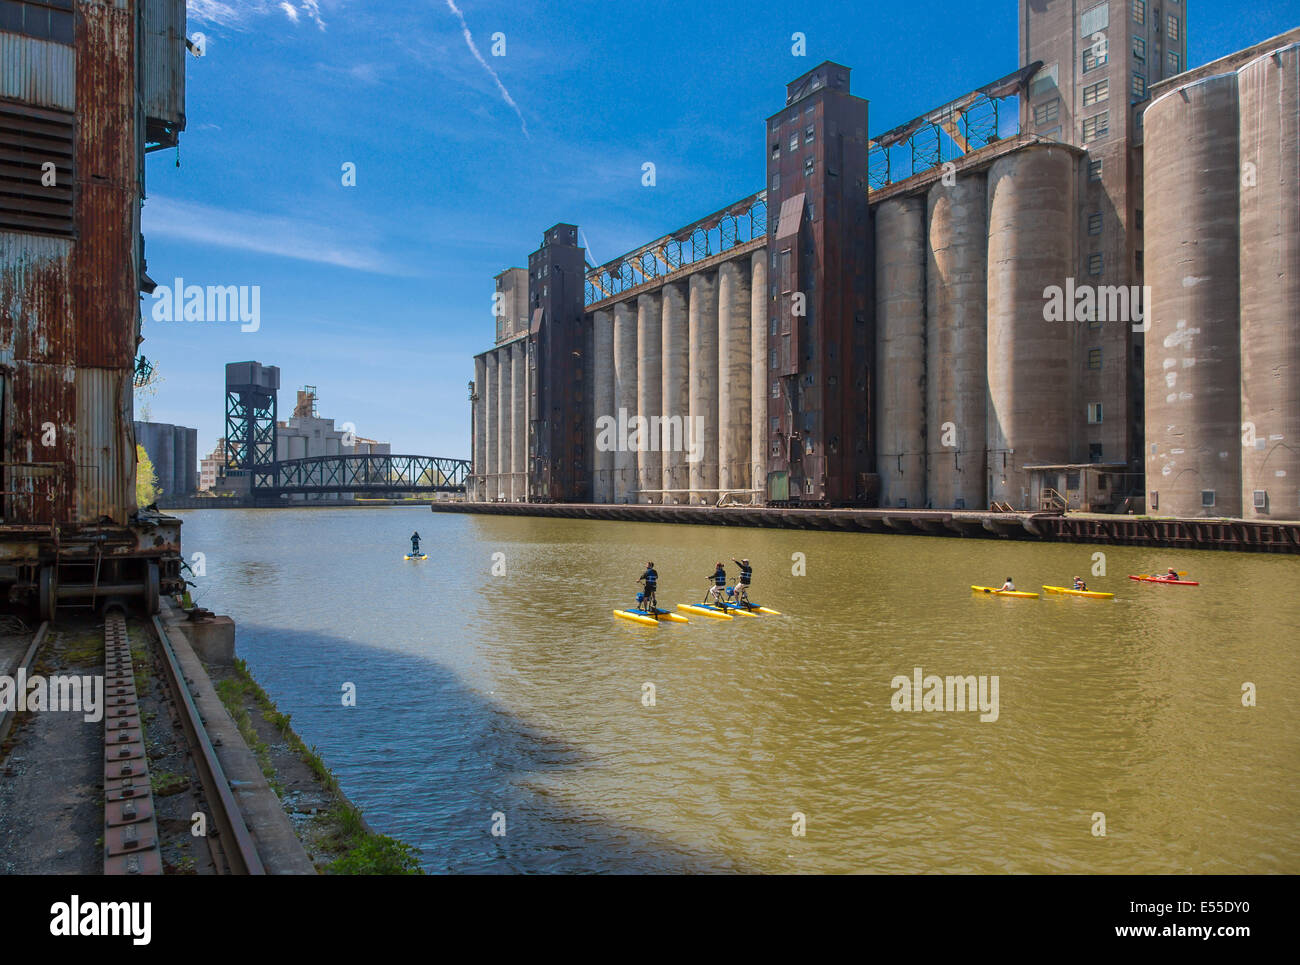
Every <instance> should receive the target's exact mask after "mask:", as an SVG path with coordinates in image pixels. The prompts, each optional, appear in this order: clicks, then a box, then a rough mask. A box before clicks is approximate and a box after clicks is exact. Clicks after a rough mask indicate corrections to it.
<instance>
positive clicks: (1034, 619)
mask: <svg viewBox="0 0 1300 965" xmlns="http://www.w3.org/2000/svg"><path fill="white" fill-rule="evenodd" d="M177 515H179V516H181V517H182V518H183V519H184V521H185V522H184V527H183V533H182V538H183V545H184V547H185V552H186V554H187V556H192V554H194V553H196V552H200V553H202V554H203V566H204V569H205V575H203V576H200V577H198V578H197V579H196V581H195V582H196V584H197V586H196V589H195V591H194V595H195V599H196V601H197V602H199V603H200V604H201V605H203V606H206V607H208V608H211V609H214V610H216V611H217V612H221V613H228V614H230V615H231V616H232V617H234V618H235V620H236V621H237V623H238V628H239V629H238V635H237V642H238V648H239V651H240V655H241V656H243V657H244V658H245V659H246V660H247V661H248V663H249V666H250V668H251V670H252V671H253V673H254V675H255V676H256V677H257V678H258V680H259V681H260V682H261V683H262V685H263V686H264V687H265V688H266V689H267V691H268V692H269V693H270V694H271V696H272V698H273V699H275V700H276V701H277V702H278V704H279V707H280V709H281V710H282V711H285V712H288V713H290V714H292V716H293V721H294V726H295V727H296V728H297V729H298V731H299V733H300V734H301V735H302V737H303V738H304V739H305V740H306V742H307V743H308V744H314V745H316V746H317V748H318V749H319V750H320V751H321V753H322V755H323V756H324V757H325V759H326V761H327V762H328V763H329V764H330V765H331V766H332V767H333V768H334V769H335V771H336V772H337V774H338V775H339V777H340V780H341V781H342V784H343V787H344V789H345V790H346V792H347V793H348V794H349V795H350V796H351V797H352V798H353V800H354V801H356V802H357V803H358V805H360V806H361V807H362V809H363V810H364V811H365V813H366V815H367V817H368V819H369V820H370V821H371V823H372V824H373V825H374V826H375V827H376V828H377V829H378V830H381V831H384V832H386V833H389V834H393V835H396V836H398V837H400V838H402V839H403V840H405V841H408V842H410V843H411V844H414V845H415V846H417V847H418V848H420V849H421V852H422V862H423V864H424V866H425V868H426V869H427V870H429V871H433V872H442V871H458V872H469V871H473V872H492V871H524V872H560V871H586V872H601V871H606V872H631V871H647V872H669V871H727V870H730V871H744V872H895V873H897V872H981V873H1001V872H1038V873H1043V872H1071V873H1088V872H1095V873H1142V872H1174V873H1179V872H1197V873H1209V872H1216V873H1243V872H1287V873H1292V874H1294V873H1297V872H1300V817H1298V815H1300V782H1298V781H1297V774H1298V773H1300V715H1298V714H1297V712H1296V704H1295V698H1296V695H1297V694H1300V654H1298V652H1297V650H1298V643H1300V601H1298V600H1297V590H1298V588H1300V559H1297V558H1294V557H1280V556H1265V555H1244V554H1243V555H1236V554H1230V553H1221V552H1181V551H1172V550H1149V549H1137V548H1124V547H1102V546H1092V545H1083V544H1077V545H1066V544H1030V543H1017V542H1002V541H986V540H961V539H947V538H927V537H914V536H892V535H889V536H886V535H864V534H852V533H843V534H841V533H814V532H800V531H787V530H759V529H744V528H735V529H733V528H724V527H708V526H676V525H663V524H652V523H617V522H603V521H575V520H560V519H528V518H508V517H486V516H484V517H479V516H461V515H433V514H430V513H429V512H428V511H427V510H421V509H416V508H398V507H393V508H382V509H381V508H373V509H316V510H312V509H306V510H202V511H189V512H180V513H178V514H177ZM414 529H418V530H419V532H420V533H421V535H422V537H423V540H424V546H425V550H426V552H428V553H429V556H430V558H429V560H428V561H427V562H405V561H404V560H403V559H402V556H403V554H404V553H405V552H406V551H407V550H408V547H409V543H408V541H407V538H408V537H409V536H410V534H411V531H412V530H414ZM1096 553H1101V554H1104V558H1095V557H1094V554H1096ZM732 557H737V558H741V557H748V558H750V559H751V560H752V562H753V564H754V567H755V587H754V590H753V592H752V594H751V596H752V597H753V599H754V600H755V601H756V602H759V603H762V604H765V605H767V606H771V607H774V608H776V609H779V610H781V611H782V614H783V615H781V616H764V617H760V618H757V619H744V620H742V619H739V618H737V619H735V620H732V621H730V622H723V621H717V620H711V619H707V618H703V617H692V618H691V622H690V624H688V625H669V626H660V627H657V628H656V627H641V626H637V625H635V624H632V623H628V622H625V621H622V620H616V619H615V618H614V617H613V615H612V612H611V611H612V609H613V608H614V607H615V606H622V605H631V604H632V602H633V598H634V595H635V592H636V584H635V580H636V578H637V576H639V575H640V572H641V569H642V568H643V565H644V563H645V562H646V561H647V560H649V559H653V560H654V562H655V564H656V568H657V569H658V571H659V573H660V586H659V600H660V603H661V605H672V604H675V603H678V602H689V603H696V602H699V601H700V600H701V599H702V598H703V595H704V592H705V590H706V580H707V577H708V576H709V574H710V573H711V572H712V569H713V564H714V562H715V561H717V560H719V559H721V560H724V561H726V564H727V570H728V573H729V574H732V575H734V573H735V571H736V567H735V566H734V565H733V564H732V563H731V562H730V560H731V558H732ZM1103 566H1104V575H1094V574H1096V573H1098V572H1099V571H1100V570H1101V568H1102V567H1103ZM1168 566H1175V567H1176V568H1177V569H1180V570H1186V571H1188V572H1189V573H1190V574H1191V575H1190V576H1189V579H1193V580H1200V581H1201V584H1202V585H1201V586H1198V587H1175V586H1158V585H1149V584H1139V583H1134V582H1131V581H1129V580H1128V579H1126V575H1127V574H1129V573H1151V572H1161V571H1163V570H1164V569H1165V568H1166V567H1168ZM1008 575H1011V576H1013V577H1014V578H1015V581H1016V584H1017V587H1018V588H1019V589H1021V590H1039V591H1040V592H1041V584H1044V583H1046V584H1055V585H1068V584H1069V581H1070V580H1071V578H1072V577H1073V576H1075V575H1079V576H1082V577H1084V578H1085V579H1087V581H1088V583H1089V586H1090V588H1091V589H1094V590H1106V591H1113V592H1115V593H1116V594H1117V598H1116V599H1114V600H1085V599H1077V598H1070V597H1051V596H1044V597H1043V598H1041V599H1037V600H1012V599H1002V598H990V597H984V596H977V595H974V594H972V593H971V591H970V589H969V586H970V584H972V583H980V584H990V585H1000V584H1001V582H1002V580H1003V579H1004V578H1005V577H1006V576H1008ZM918 667H919V668H921V674H922V676H923V677H925V676H929V675H938V676H940V677H948V676H961V677H967V676H973V677H975V678H977V681H979V678H983V681H982V684H983V690H982V691H981V690H980V689H979V688H978V687H976V689H975V691H974V692H975V694H976V696H977V697H978V696H979V695H980V694H982V695H983V696H984V697H985V698H986V700H985V706H986V707H987V708H988V710H986V711H984V712H981V710H979V709H978V708H977V709H975V710H961V709H956V708H955V707H953V708H952V709H931V710H925V709H921V710H896V709H894V707H895V705H897V704H898V703H899V702H900V701H901V695H902V687H901V685H900V686H897V687H896V686H894V684H895V682H896V678H900V677H902V678H907V679H908V680H910V679H911V678H912V677H913V675H914V673H915V672H916V670H915V668H918ZM994 678H996V696H997V700H996V703H994V702H993V701H992V697H993V694H994V690H993V686H994V683H995V681H994ZM345 684H352V685H354V686H355V687H356V693H357V705H356V706H355V707H346V706H343V701H342V699H341V693H342V691H343V688H344V685H345ZM647 684H652V685H653V702H652V704H651V701H650V698H649V694H650V692H651V691H650V689H649V688H647V687H646V685H647ZM1246 684H1252V685H1253V687H1254V691H1255V693H1256V702H1257V705H1256V706H1253V707H1247V706H1243V697H1242V694H1243V686H1244V685H1246ZM923 689H932V688H930V685H929V684H928V683H924V682H923ZM932 696H933V694H932ZM954 696H955V695H954ZM941 697H942V695H941ZM918 703H920V702H918ZM940 703H944V701H943V700H942V699H941V700H940ZM648 704H649V705H648ZM931 706H933V703H932V704H931ZM994 709H995V710H996V719H981V718H992V717H993V716H994V713H993V712H992V711H993V710H994ZM1102 816H1104V817H1102ZM1102 821H1104V830H1105V833H1104V835H1102V834H1100V833H1097V832H1099V831H1100V830H1101V822H1102ZM494 830H495V831H496V832H497V833H496V834H494V833H493V831H494ZM794 831H802V834H795V833H793V832H794ZM502 832H504V833H502Z"/></svg>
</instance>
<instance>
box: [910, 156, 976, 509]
mask: <svg viewBox="0 0 1300 965" xmlns="http://www.w3.org/2000/svg"><path fill="white" fill-rule="evenodd" d="M986 186H987V178H986V176H985V175H984V174H982V173H969V174H966V173H964V174H961V175H959V176H958V177H957V180H956V183H954V184H952V185H947V184H944V183H943V182H942V181H937V182H935V184H934V185H933V186H932V187H931V188H930V190H929V193H928V194H927V196H926V219H927V220H926V224H927V233H928V234H927V237H928V253H927V259H926V325H925V327H926V352H925V362H926V365H925V367H926V393H925V396H926V398H925V412H926V427H925V428H926V449H927V456H926V495H927V500H928V502H929V504H930V505H931V506H933V507H934V508H936V509H984V508H985V506H986V500H985V477H984V468H985V464H984V447H985V444H986V438H985V436H986V432H985V427H986V425H987V419H986V408H987V405H988V382H987V376H986V372H985V363H986V356H987V345H986V341H987V331H988V329H987V319H986V312H987V302H988V271H987V269H988V261H987V254H988V250H987V249H988V212H987V209H986V204H987V194H986Z"/></svg>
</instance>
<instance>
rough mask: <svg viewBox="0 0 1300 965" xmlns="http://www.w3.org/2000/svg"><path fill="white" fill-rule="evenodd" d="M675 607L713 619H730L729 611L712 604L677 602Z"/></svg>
mask: <svg viewBox="0 0 1300 965" xmlns="http://www.w3.org/2000/svg"><path fill="white" fill-rule="evenodd" d="M677 609H679V610H685V611H686V612H687V613H698V614H699V615H700V616H703V617H713V619H715V620H730V619H731V614H730V613H724V612H723V611H722V610H719V609H718V608H717V607H713V606H704V605H702V604H701V605H698V606H697V605H696V604H694V603H679V604H677ZM746 616H753V614H752V613H750V614H746Z"/></svg>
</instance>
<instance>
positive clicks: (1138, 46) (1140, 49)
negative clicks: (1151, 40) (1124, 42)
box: [1133, 37, 1147, 62]
mask: <svg viewBox="0 0 1300 965" xmlns="http://www.w3.org/2000/svg"><path fill="white" fill-rule="evenodd" d="M1133 59H1134V60H1137V61H1142V62H1145V61H1146V59H1147V40H1146V38H1145V37H1134V38H1133Z"/></svg>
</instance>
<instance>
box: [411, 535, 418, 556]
mask: <svg viewBox="0 0 1300 965" xmlns="http://www.w3.org/2000/svg"><path fill="white" fill-rule="evenodd" d="M411 555H412V556H419V555H420V534H419V533H418V532H416V533H412V534H411Z"/></svg>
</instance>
